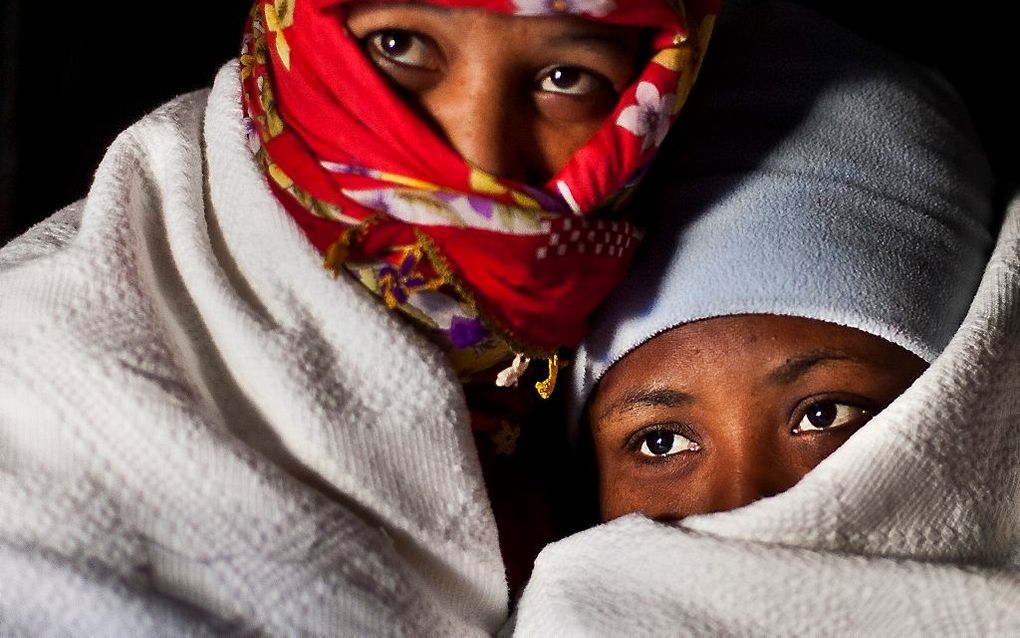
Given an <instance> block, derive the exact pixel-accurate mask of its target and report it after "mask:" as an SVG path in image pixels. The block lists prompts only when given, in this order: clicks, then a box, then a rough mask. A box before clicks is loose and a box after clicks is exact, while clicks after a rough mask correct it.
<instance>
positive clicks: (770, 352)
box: [592, 315, 916, 406]
mask: <svg viewBox="0 0 1020 638" xmlns="http://www.w3.org/2000/svg"><path fill="white" fill-rule="evenodd" d="M820 352H833V353H837V352H838V353H840V356H845V358H847V359H852V360H853V361H855V362H856V363H858V364H860V365H865V366H868V367H873V368H874V369H876V370H878V369H882V368H884V367H888V366H889V365H890V364H891V362H900V361H906V360H908V359H911V360H912V359H913V358H916V357H914V356H913V355H911V354H910V353H907V352H906V351H905V350H903V349H902V348H899V347H898V346H895V345H893V344H891V343H889V342H888V341H885V340H884V339H881V338H879V337H876V336H874V335H871V334H868V333H865V332H862V331H860V330H856V329H853V328H848V327H845V326H838V325H835V324H832V323H828V322H824V321H817V320H813V319H804V318H800V317H782V316H775V315H740V316H730V317H717V318H712V319H707V320H702V321H696V322H692V323H688V324H684V325H682V326H679V327H676V328H672V329H671V330H667V331H666V332H663V333H662V334H659V335H657V336H655V337H653V338H651V339H649V340H647V341H645V342H644V343H643V344H641V345H640V346H638V347H637V348H635V349H634V350H632V351H631V352H629V353H628V354H627V355H626V356H624V357H623V358H622V359H621V360H620V361H618V362H617V363H616V364H614V365H613V367H612V368H610V369H609V371H608V372H607V373H606V374H605V376H604V377H603V378H602V380H601V381H600V382H599V384H598V385H597V386H596V389H595V393H594V396H593V397H592V405H593V406H594V405H595V404H597V403H601V402H604V401H606V400H609V399H611V398H612V397H615V396H617V395H619V394H622V393H625V392H627V391H629V389H631V388H634V387H637V386H642V385H649V384H655V383H656V382H659V381H669V382H675V381H676V380H678V379H682V380H684V384H685V385H690V384H697V385H699V386H700V387H705V388H709V389H712V388H713V387H714V386H713V384H717V383H719V382H722V381H734V380H735V381H737V382H750V381H751V380H752V378H755V377H764V376H765V375H767V374H769V373H770V372H774V371H775V370H777V369H780V368H781V367H782V366H783V365H784V364H785V363H787V362H789V361H790V360H791V359H793V358H796V357H799V356H804V355H808V354H813V353H820Z"/></svg>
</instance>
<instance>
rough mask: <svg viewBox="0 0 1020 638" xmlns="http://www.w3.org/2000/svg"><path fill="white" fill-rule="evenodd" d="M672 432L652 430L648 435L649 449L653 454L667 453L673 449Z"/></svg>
mask: <svg viewBox="0 0 1020 638" xmlns="http://www.w3.org/2000/svg"><path fill="white" fill-rule="evenodd" d="M673 438H674V436H673V433H672V432H662V431H660V432H652V433H651V434H649V435H648V439H647V442H648V449H649V450H650V451H651V452H652V454H666V453H667V452H669V451H670V450H671V449H673Z"/></svg>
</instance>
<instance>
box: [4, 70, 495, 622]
mask: <svg viewBox="0 0 1020 638" xmlns="http://www.w3.org/2000/svg"><path fill="white" fill-rule="evenodd" d="M236 78H237V67H236V64H230V65H227V66H226V67H225V68H224V69H223V71H222V72H221V74H220V76H219V77H218V79H217V81H216V84H215V86H214V88H213V89H212V92H211V94H208V95H207V94H205V93H199V94H194V95H189V96H185V97H183V98H180V99H178V100H176V101H174V102H173V103H171V104H169V105H168V106H166V107H164V108H162V109H160V110H159V111H158V112H156V113H154V114H152V115H150V116H148V117H146V118H145V119H144V120H143V121H142V122H140V123H139V124H137V125H136V126H134V127H132V128H131V129H129V130H128V131H127V132H126V133H124V134H123V135H122V136H121V137H120V138H119V139H118V140H117V141H116V142H115V143H114V144H113V146H112V147H111V149H110V151H109V153H108V155H107V157H106V158H105V159H104V161H103V163H102V165H101V166H100V168H99V171H98V174H97V175H96V179H95V184H94V186H93V187H92V189H91V191H90V192H89V194H88V197H87V198H86V199H85V200H84V202H83V203H81V204H79V205H76V206H74V207H72V208H71V209H68V210H66V211H63V212H62V213H60V214H58V215H57V216H55V217H54V218H52V219H51V220H50V221H48V222H45V223H44V224H43V225H42V226H40V227H38V228H36V229H35V230H33V231H32V232H30V233H29V235H27V236H25V237H23V238H21V239H19V240H17V241H16V242H15V243H14V244H12V245H10V246H8V247H6V248H5V249H4V250H3V252H2V253H0V512H2V513H3V514H2V516H0V634H4V635H6V634H8V633H14V634H28V635H51V634H60V635H68V634H73V635H90V636H92V635H140V634H157V633H158V634H162V635H180V634H203V633H212V632H215V633H219V632H223V631H229V632H231V633H236V632H242V633H247V632H256V633H272V634H277V635H294V634H318V635H365V634H394V633H398V634H415V635H420V634H425V633H430V634H431V633H434V634H445V635H470V634H485V633H492V632H494V631H495V630H497V629H498V628H499V627H500V625H501V624H502V623H503V622H504V620H505V617H506V610H507V592H506V585H505V581H504V577H503V565H502V561H501V558H500V554H499V547H498V543H497V539H496V529H495V523H494V521H493V518H492V514H491V511H490V507H489V504H488V501H487V498H486V495H485V491H484V485H483V483H482V479H481V472H480V468H479V466H478V459H477V455H476V452H475V449H474V443H473V440H472V437H471V433H470V426H469V423H468V417H467V410H466V406H465V404H464V402H463V398H462V392H461V390H460V386H459V384H458V383H457V381H456V379H455V378H454V377H453V375H452V373H450V372H449V371H448V370H447V368H446V365H445V362H444V359H443V356H442V354H441V353H439V352H438V351H436V350H435V349H434V348H433V347H432V346H431V345H429V344H428V343H427V342H426V341H424V340H423V339H421V338H419V337H418V336H417V335H416V334H415V333H414V332H413V331H412V330H411V329H409V328H407V327H406V326H405V325H404V324H403V323H402V322H401V320H400V319H399V318H398V317H396V316H393V315H391V314H390V313H389V312H388V311H387V310H386V309H385V308H384V307H383V306H382V304H380V303H379V302H378V301H377V300H376V299H375V298H371V297H370V296H369V295H368V294H366V292H365V291H363V290H361V289H359V288H358V287H357V285H355V284H354V283H352V282H351V281H348V280H347V279H346V278H341V279H338V280H333V279H331V278H330V277H329V276H328V275H327V274H326V273H325V271H324V270H323V269H322V267H321V263H320V259H319V257H318V256H317V255H316V254H315V252H314V250H313V249H312V248H311V246H310V245H309V244H308V243H307V241H306V240H305V239H304V237H303V236H302V235H301V234H300V232H299V230H298V229H297V227H296V226H295V225H294V224H293V223H292V221H291V220H290V218H289V217H288V216H287V215H286V214H285V213H284V212H283V211H282V209H280V208H279V206H278V205H277V204H276V201H275V199H274V198H273V196H272V194H271V193H270V192H269V190H268V188H267V186H266V185H265V181H264V179H263V178H262V176H261V174H260V173H259V172H258V170H257V166H256V165H255V163H254V161H253V159H252V156H251V153H250V152H249V151H248V149H247V146H246V137H245V131H244V128H243V126H242V121H241V117H240V106H239V105H240V98H239V95H240V93H239V85H238V81H237V79H236ZM79 218H80V229H77V230H76V226H77V224H78V222H77V220H78V219H79Z"/></svg>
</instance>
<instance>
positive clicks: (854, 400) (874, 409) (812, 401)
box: [789, 394, 885, 436]
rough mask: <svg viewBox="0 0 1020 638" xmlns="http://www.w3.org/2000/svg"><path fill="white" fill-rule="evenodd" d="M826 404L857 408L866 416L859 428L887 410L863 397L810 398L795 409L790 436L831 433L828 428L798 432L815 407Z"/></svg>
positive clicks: (838, 395)
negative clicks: (809, 412)
mask: <svg viewBox="0 0 1020 638" xmlns="http://www.w3.org/2000/svg"><path fill="white" fill-rule="evenodd" d="M826 403H831V404H837V405H845V406H848V407H851V408H855V409H858V410H861V411H862V412H863V413H864V414H865V415H866V416H864V418H863V423H861V424H860V425H859V426H858V428H860V427H863V425H864V424H865V423H867V422H868V421H870V420H871V419H872V417H874V416H875V415H876V414H877V413H879V412H881V411H882V410H883V409H884V408H885V406H882V405H876V404H875V402H874V401H871V400H870V399H867V398H865V397H862V396H857V395H849V394H831V395H821V396H813V397H810V398H807V399H804V400H802V401H801V402H800V403H799V404H798V405H797V407H796V408H795V409H794V411H793V414H792V416H791V417H790V423H789V430H790V434H792V435H794V436H812V435H814V434H816V433H819V432H826V431H829V430H828V429H827V428H822V429H819V430H804V431H798V427H799V425H800V423H801V421H803V420H804V418H805V417H807V415H808V411H809V410H810V409H811V408H812V407H815V406H817V405H820V404H826ZM846 427H848V426H847V425H843V426H837V427H832V428H831V429H832V430H842V429H844V428H846Z"/></svg>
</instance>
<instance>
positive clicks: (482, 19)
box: [346, 2, 625, 44]
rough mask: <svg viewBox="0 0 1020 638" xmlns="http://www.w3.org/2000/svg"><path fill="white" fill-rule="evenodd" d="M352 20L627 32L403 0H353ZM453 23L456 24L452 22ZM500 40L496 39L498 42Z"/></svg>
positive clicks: (573, 20)
mask: <svg viewBox="0 0 1020 638" xmlns="http://www.w3.org/2000/svg"><path fill="white" fill-rule="evenodd" d="M346 10H347V16H348V22H349V23H350V22H352V21H353V22H354V23H362V22H372V21H387V20H388V21H396V22H407V23H421V24H424V25H430V24H433V25H436V26H440V25H447V26H453V25H458V26H464V25H467V26H474V25H477V26H479V27H482V28H492V29H499V30H500V32H501V35H502V36H503V38H505V36H506V35H507V34H506V33H505V31H503V30H505V29H508V28H509V29H514V30H527V31H530V32H533V33H536V34H545V35H549V36H552V35H556V34H564V33H565V34H578V35H582V34H597V35H605V36H613V35H617V34H619V33H622V32H624V31H625V29H624V27H623V26H621V25H617V24H614V23H612V22H608V21H602V20H595V19H591V18H589V17H583V16H577V15H570V14H554V15H514V14H512V13H500V12H495V11H489V10H486V9H482V8H477V7H471V6H463V7H450V6H443V5H437V4H426V3H403V2H352V3H350V4H349V5H348V6H347V8H346ZM451 23H452V24H451ZM496 43H498V42H494V44H496Z"/></svg>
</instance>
